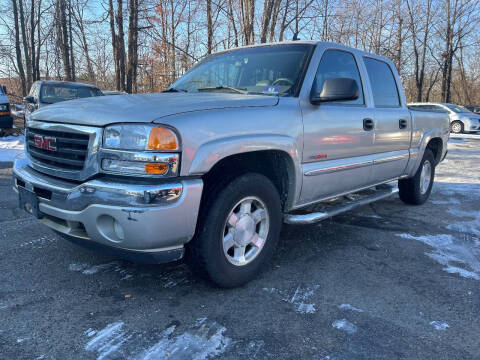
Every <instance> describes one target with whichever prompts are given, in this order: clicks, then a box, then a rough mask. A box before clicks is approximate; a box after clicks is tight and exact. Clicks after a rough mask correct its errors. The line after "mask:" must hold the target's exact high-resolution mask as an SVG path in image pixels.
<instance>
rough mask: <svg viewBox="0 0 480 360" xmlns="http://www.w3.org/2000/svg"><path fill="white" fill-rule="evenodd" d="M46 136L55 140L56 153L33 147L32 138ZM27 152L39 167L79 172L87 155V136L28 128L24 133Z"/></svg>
mask: <svg viewBox="0 0 480 360" xmlns="http://www.w3.org/2000/svg"><path fill="white" fill-rule="evenodd" d="M35 135H39V136H42V137H45V136H48V137H53V138H55V139H56V141H55V147H56V151H51V150H46V149H42V148H39V147H36V146H35V143H34V136H35ZM26 140H27V141H26V142H27V151H28V153H29V155H30V156H31V157H32V158H33V160H35V161H36V162H38V163H39V164H40V165H44V166H48V167H50V168H58V169H62V170H69V171H80V170H82V169H83V167H84V165H85V160H86V158H87V154H88V141H89V135H88V134H77V133H70V132H65V131H53V130H44V129H37V128H28V129H27V132H26Z"/></svg>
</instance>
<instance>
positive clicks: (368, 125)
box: [363, 118, 375, 131]
mask: <svg viewBox="0 0 480 360" xmlns="http://www.w3.org/2000/svg"><path fill="white" fill-rule="evenodd" d="M374 127H375V123H374V122H373V120H372V119H369V118H366V119H363V130H365V131H371V130H373V128H374Z"/></svg>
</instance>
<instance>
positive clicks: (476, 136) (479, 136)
mask: <svg viewBox="0 0 480 360" xmlns="http://www.w3.org/2000/svg"><path fill="white" fill-rule="evenodd" d="M450 139H469V140H480V133H478V132H477V133H476V134H450Z"/></svg>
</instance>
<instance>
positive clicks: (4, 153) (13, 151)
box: [0, 136, 25, 161]
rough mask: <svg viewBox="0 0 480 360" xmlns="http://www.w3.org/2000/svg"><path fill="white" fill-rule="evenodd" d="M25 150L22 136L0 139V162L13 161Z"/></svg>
mask: <svg viewBox="0 0 480 360" xmlns="http://www.w3.org/2000/svg"><path fill="white" fill-rule="evenodd" d="M24 149H25V137H24V136H7V137H3V138H0V161H13V159H15V157H17V156H18V155H19V154H21V153H23V152H24Z"/></svg>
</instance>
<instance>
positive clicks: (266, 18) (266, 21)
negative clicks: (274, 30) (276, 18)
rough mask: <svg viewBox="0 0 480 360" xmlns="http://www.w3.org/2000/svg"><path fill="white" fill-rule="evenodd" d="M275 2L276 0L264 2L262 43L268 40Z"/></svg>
mask: <svg viewBox="0 0 480 360" xmlns="http://www.w3.org/2000/svg"><path fill="white" fill-rule="evenodd" d="M273 3H274V0H265V2H264V4H263V16H262V30H261V33H260V42H261V43H266V42H267V33H268V26H269V25H270V20H271V19H272V11H273Z"/></svg>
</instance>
